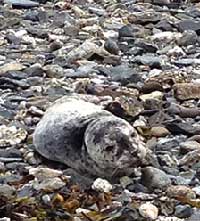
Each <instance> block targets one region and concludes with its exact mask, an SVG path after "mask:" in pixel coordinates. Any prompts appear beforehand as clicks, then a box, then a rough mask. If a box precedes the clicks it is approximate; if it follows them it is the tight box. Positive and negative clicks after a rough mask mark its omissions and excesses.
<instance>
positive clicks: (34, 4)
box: [4, 0, 39, 8]
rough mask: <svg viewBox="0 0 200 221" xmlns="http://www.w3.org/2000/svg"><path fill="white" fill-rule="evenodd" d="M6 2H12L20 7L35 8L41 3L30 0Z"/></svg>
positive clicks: (7, 1) (9, 1)
mask: <svg viewBox="0 0 200 221" xmlns="http://www.w3.org/2000/svg"><path fill="white" fill-rule="evenodd" d="M4 3H9V4H12V6H14V7H18V8H33V7H37V6H39V3H37V2H34V1H30V0H4Z"/></svg>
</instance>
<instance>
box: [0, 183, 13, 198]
mask: <svg viewBox="0 0 200 221" xmlns="http://www.w3.org/2000/svg"><path fill="white" fill-rule="evenodd" d="M15 193H16V190H15V188H14V187H13V186H10V185H8V184H1V185H0V195H1V196H5V197H7V198H8V199H11V198H13V197H14V196H15Z"/></svg>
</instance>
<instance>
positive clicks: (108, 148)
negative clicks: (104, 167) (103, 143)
mask: <svg viewBox="0 0 200 221" xmlns="http://www.w3.org/2000/svg"><path fill="white" fill-rule="evenodd" d="M113 149H114V146H107V147H105V151H108V152H111V151H112V150H113Z"/></svg>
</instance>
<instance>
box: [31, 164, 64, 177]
mask: <svg viewBox="0 0 200 221" xmlns="http://www.w3.org/2000/svg"><path fill="white" fill-rule="evenodd" d="M29 174H30V175H33V176H34V177H36V178H38V179H39V180H43V179H46V178H52V177H58V176H61V175H62V174H63V173H62V171H60V170H54V169H50V168H45V167H41V168H39V167H38V168H30V169H29Z"/></svg>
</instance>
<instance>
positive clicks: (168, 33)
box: [151, 31, 182, 40]
mask: <svg viewBox="0 0 200 221" xmlns="http://www.w3.org/2000/svg"><path fill="white" fill-rule="evenodd" d="M181 36H182V34H181V33H174V32H171V31H164V32H159V33H156V34H154V35H153V36H151V39H152V40H165V39H166V40H173V39H178V38H180V37H181Z"/></svg>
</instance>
